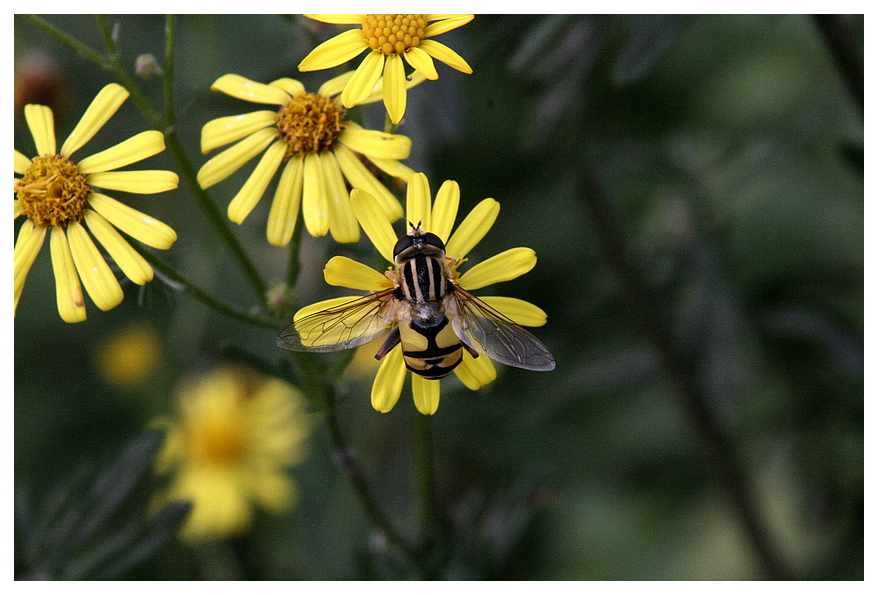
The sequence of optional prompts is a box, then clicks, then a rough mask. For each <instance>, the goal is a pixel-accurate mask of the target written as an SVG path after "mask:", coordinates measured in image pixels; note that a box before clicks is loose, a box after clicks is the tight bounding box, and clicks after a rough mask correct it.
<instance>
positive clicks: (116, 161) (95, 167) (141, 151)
mask: <svg viewBox="0 0 878 595" xmlns="http://www.w3.org/2000/svg"><path fill="white" fill-rule="evenodd" d="M164 150H165V137H164V135H162V133H161V132H159V131H157V130H147V131H146V132H141V133H140V134H135V135H134V136H132V137H131V138H129V139H128V140H126V141H122V142H121V143H119V144H118V145H115V146H113V147H110V148H109V149H107V150H105V151H101V152H100V153H95V154H94V155H89V156H88V157H86V158H85V159H83V160H82V161H80V162H79V173H82V174H92V173H98V172H105V171H110V170H114V169H118V168H120V167H125V166H126V165H130V164H132V163H136V162H138V161H141V160H142V159H146V158H147V157H152V156H153V155H156V154H157V153H161V152H162V151H164Z"/></svg>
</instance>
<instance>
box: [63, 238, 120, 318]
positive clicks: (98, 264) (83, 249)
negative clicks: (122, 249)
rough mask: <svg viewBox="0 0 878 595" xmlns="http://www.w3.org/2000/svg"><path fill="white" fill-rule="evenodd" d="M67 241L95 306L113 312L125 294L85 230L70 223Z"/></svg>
mask: <svg viewBox="0 0 878 595" xmlns="http://www.w3.org/2000/svg"><path fill="white" fill-rule="evenodd" d="M67 239H68V241H69V242H70V254H71V255H72V256H73V262H74V263H75V264H76V271H77V272H78V273H79V276H80V277H81V278H82V284H83V285H85V290H86V291H87V292H88V295H89V296H91V299H92V301H94V303H95V305H96V306H97V307H98V308H100V309H101V310H111V309H113V308H115V307H116V306H118V305H119V304H120V303H121V302H122V299H123V298H124V297H125V294H124V293H122V287H121V286H120V285H119V281H118V280H117V279H116V276H115V275H114V274H113V271H111V270H110V267H109V265H107V261H105V260H104V257H103V256H102V255H101V253H100V251H99V250H98V248H97V246H95V245H94V242H92V240H91V238H90V237H89V235H88V232H87V231H85V228H84V227H83V226H82V225H81V224H80V223H77V222H76V221H74V222H73V223H70V224H69V225H68V226H67Z"/></svg>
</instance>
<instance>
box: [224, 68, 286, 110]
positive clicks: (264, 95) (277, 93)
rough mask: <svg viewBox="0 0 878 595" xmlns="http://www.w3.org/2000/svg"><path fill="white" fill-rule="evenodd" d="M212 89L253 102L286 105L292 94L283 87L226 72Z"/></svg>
mask: <svg viewBox="0 0 878 595" xmlns="http://www.w3.org/2000/svg"><path fill="white" fill-rule="evenodd" d="M210 90H211V91H219V92H220V93H225V94H226V95H228V96H230V97H237V98H238V99H243V100H244V101H252V102H253V103H268V104H270V105H285V104H286V103H287V102H288V101H289V100H290V96H289V95H288V94H287V93H286V91H284V90H283V89H279V88H277V87H272V86H271V85H265V84H262V83H257V82H256V81H251V80H250V79H248V78H244V77H243V76H239V75H237V74H225V75H223V76H221V77H219V78H218V79H216V81H215V82H214V83H213V84H212V85H211V86H210Z"/></svg>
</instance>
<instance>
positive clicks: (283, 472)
mask: <svg viewBox="0 0 878 595" xmlns="http://www.w3.org/2000/svg"><path fill="white" fill-rule="evenodd" d="M177 403H178V407H179V414H178V416H177V418H176V419H175V420H173V421H167V420H161V421H160V422H159V423H158V425H162V426H165V427H166V428H167V432H168V434H167V438H166V440H165V445H164V447H163V450H162V452H161V453H160V456H159V459H158V469H157V470H158V471H159V472H160V473H170V474H171V481H170V485H169V486H168V489H167V492H166V493H165V494H163V496H162V502H164V501H172V500H189V501H191V502H192V504H193V508H192V512H191V514H190V515H189V518H188V519H187V520H186V524H185V525H184V526H183V529H182V533H181V535H182V537H183V538H184V539H186V540H188V541H190V542H197V541H202V540H208V539H217V538H223V537H229V536H234V535H240V534H241V533H243V532H245V531H246V530H247V528H248V527H249V526H250V524H251V521H252V519H253V512H254V506H255V505H257V504H258V505H260V506H262V507H263V508H264V509H265V510H268V511H270V512H274V513H280V512H283V511H285V510H288V509H290V508H291V507H292V506H293V505H294V504H295V502H296V498H297V492H296V486H295V484H294V482H293V480H292V478H291V477H290V476H289V473H288V469H289V468H290V467H292V466H294V465H297V464H299V463H301V462H302V461H303V460H304V457H305V454H306V442H307V439H308V437H309V435H310V433H311V429H312V422H311V419H310V418H309V416H308V414H307V413H306V410H305V402H304V400H303V398H302V396H301V394H300V393H299V392H298V391H297V390H296V389H295V388H293V387H292V386H291V385H289V384H287V383H286V382H283V381H281V380H278V379H276V378H263V377H261V376H259V375H257V374H255V373H253V372H250V371H249V370H244V369H239V368H216V369H214V370H211V371H210V372H209V373H208V374H205V375H202V376H195V377H190V378H187V379H185V380H184V381H183V382H182V383H181V384H180V386H179V388H178V390H177Z"/></svg>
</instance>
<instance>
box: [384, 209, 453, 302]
mask: <svg viewBox="0 0 878 595" xmlns="http://www.w3.org/2000/svg"><path fill="white" fill-rule="evenodd" d="M393 259H394V261H395V262H396V269H397V276H398V279H397V282H398V284H399V289H400V291H401V292H402V296H401V297H402V299H404V300H406V301H407V302H408V303H409V304H411V305H412V306H413V307H415V308H418V307H419V306H420V305H426V304H436V307H437V308H438V306H439V304H441V302H442V301H443V300H444V299H445V295H446V294H447V293H448V291H449V283H450V278H451V273H450V270H449V268H448V264H447V262H446V258H445V243H444V242H443V241H442V239H441V238H439V236H437V235H436V234H433V233H430V232H428V231H424V230H423V229H421V228H420V227H417V226H415V227H413V229H412V230H411V231H409V232H408V233H407V234H406V235H404V236H402V237H401V238H400V239H399V241H398V242H396V246H394V248H393ZM433 309H435V308H433ZM426 310H429V308H428V309H425V313H427V312H426Z"/></svg>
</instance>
